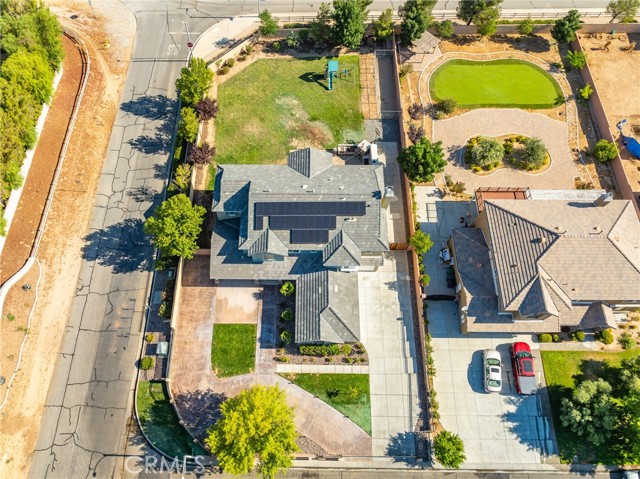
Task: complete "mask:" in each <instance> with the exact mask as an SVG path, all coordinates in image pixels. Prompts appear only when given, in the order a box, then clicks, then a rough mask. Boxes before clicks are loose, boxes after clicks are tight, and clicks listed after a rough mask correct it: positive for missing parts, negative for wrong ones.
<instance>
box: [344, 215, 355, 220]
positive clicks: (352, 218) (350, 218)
mask: <svg viewBox="0 0 640 479" xmlns="http://www.w3.org/2000/svg"><path fill="white" fill-rule="evenodd" d="M344 220H345V221H356V219H355V218H354V217H353V216H350V217H349V218H345V219H344Z"/></svg>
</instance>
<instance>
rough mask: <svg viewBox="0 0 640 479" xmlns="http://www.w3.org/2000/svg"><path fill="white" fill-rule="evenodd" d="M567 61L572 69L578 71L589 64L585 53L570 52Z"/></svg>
mask: <svg viewBox="0 0 640 479" xmlns="http://www.w3.org/2000/svg"><path fill="white" fill-rule="evenodd" d="M565 60H566V61H567V62H568V63H569V65H570V66H571V68H575V69H576V70H579V69H581V68H584V67H585V65H586V64H587V56H586V55H585V54H584V52H574V51H570V52H569V53H567V56H566V57H565Z"/></svg>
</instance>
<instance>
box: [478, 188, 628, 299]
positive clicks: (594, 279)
mask: <svg viewBox="0 0 640 479" xmlns="http://www.w3.org/2000/svg"><path fill="white" fill-rule="evenodd" d="M485 211H486V212H487V225H488V230H489V234H490V243H491V249H492V252H493V257H494V258H495V267H496V272H497V279H498V284H499V292H500V295H501V301H502V304H503V306H504V309H507V310H509V309H514V308H518V307H519V304H517V301H515V300H516V299H518V296H519V295H520V293H521V292H522V291H523V290H524V289H525V287H527V286H528V285H529V284H530V283H531V282H533V281H534V280H536V278H537V277H538V274H539V273H540V269H543V270H544V271H545V272H546V273H547V274H548V276H549V277H550V278H551V280H552V281H553V282H555V283H556V285H557V286H558V287H559V288H560V289H561V290H562V291H563V293H564V294H566V295H567V296H568V297H569V298H570V299H571V300H572V301H580V300H585V301H595V300H599V299H602V300H625V299H626V300H632V299H640V291H639V288H638V282H639V281H640V242H639V241H638V238H639V237H640V223H639V222H638V219H637V216H636V214H635V211H634V208H633V205H632V204H631V203H630V202H629V201H626V200H618V201H612V202H610V203H608V204H605V205H604V206H595V205H594V204H593V202H590V201H562V200H550V201H543V200H488V201H486V202H485ZM520 298H521V299H524V298H523V297H522V296H520Z"/></svg>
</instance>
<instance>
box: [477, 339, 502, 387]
mask: <svg viewBox="0 0 640 479" xmlns="http://www.w3.org/2000/svg"><path fill="white" fill-rule="evenodd" d="M482 363H483V364H484V390H485V391H487V392H488V393H499V392H500V391H501V390H502V361H501V360H500V353H499V352H498V351H496V350H494V349H485V350H484V351H483V352H482Z"/></svg>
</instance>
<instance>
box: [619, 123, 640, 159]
mask: <svg viewBox="0 0 640 479" xmlns="http://www.w3.org/2000/svg"><path fill="white" fill-rule="evenodd" d="M626 123H627V120H626V119H625V120H622V121H620V122H618V124H617V125H616V127H617V128H618V131H620V136H622V143H623V144H624V146H625V147H626V148H627V151H629V153H631V154H632V155H633V156H635V157H636V158H639V159H640V143H638V140H636V139H635V138H632V137H630V136H625V134H624V133H622V127H623V126H624V125H625V124H626Z"/></svg>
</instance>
